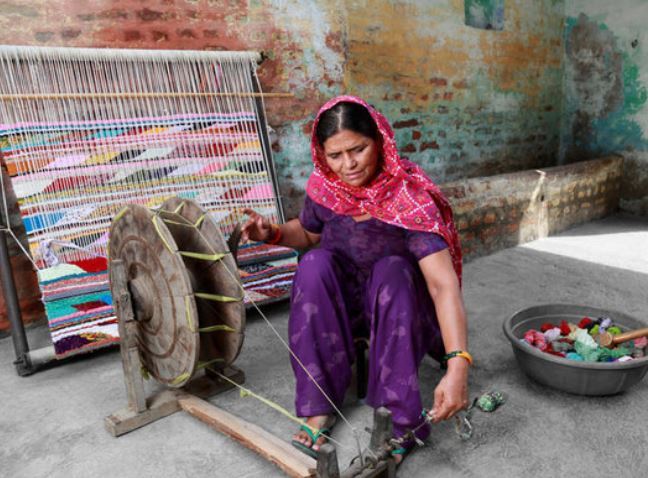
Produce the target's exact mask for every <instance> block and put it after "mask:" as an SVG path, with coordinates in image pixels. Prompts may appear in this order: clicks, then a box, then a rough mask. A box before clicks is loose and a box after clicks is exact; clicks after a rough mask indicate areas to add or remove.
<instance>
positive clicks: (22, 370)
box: [0, 219, 32, 376]
mask: <svg viewBox="0 0 648 478" xmlns="http://www.w3.org/2000/svg"><path fill="white" fill-rule="evenodd" d="M7 220H8V219H7ZM0 276H1V277H2V292H3V294H4V298H5V304H6V306H7V318H8V319H9V323H10V324H11V339H12V341H13V346H14V351H15V353H16V360H15V361H14V365H15V366H16V371H17V372H18V375H20V376H25V375H29V374H30V373H32V367H31V363H30V361H29V356H28V353H29V344H28V343H27V336H26V334H25V327H24V325H23V322H22V313H21V312H20V303H19V301H18V292H17V291H16V282H15V281H14V276H13V270H12V268H11V260H10V259H9V247H8V245H7V236H6V229H3V230H2V232H0Z"/></svg>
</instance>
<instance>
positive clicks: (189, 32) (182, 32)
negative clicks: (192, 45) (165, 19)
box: [178, 28, 198, 38]
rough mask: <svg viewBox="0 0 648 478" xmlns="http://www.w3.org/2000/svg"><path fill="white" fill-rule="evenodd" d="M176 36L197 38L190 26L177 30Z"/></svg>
mask: <svg viewBox="0 0 648 478" xmlns="http://www.w3.org/2000/svg"><path fill="white" fill-rule="evenodd" d="M178 36H179V37H180V38H198V37H197V36H196V33H195V32H194V31H193V30H192V29H191V28H183V29H182V30H178Z"/></svg>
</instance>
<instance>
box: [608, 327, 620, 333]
mask: <svg viewBox="0 0 648 478" xmlns="http://www.w3.org/2000/svg"><path fill="white" fill-rule="evenodd" d="M607 332H608V334H612V335H619V334H620V333H621V329H620V328H619V327H617V326H616V325H613V326H612V327H610V328H608V329H607Z"/></svg>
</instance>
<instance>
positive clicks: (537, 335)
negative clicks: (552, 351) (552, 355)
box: [524, 329, 547, 351]
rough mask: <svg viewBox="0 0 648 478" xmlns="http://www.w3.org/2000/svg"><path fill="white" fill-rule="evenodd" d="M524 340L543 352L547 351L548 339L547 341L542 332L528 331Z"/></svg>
mask: <svg viewBox="0 0 648 478" xmlns="http://www.w3.org/2000/svg"><path fill="white" fill-rule="evenodd" d="M524 340H525V341H526V343H528V344H529V345H531V346H533V347H535V348H537V349H540V350H542V351H544V350H546V349H547V339H545V336H544V334H543V333H542V332H539V331H537V330H535V329H530V330H527V331H526V333H525V334H524Z"/></svg>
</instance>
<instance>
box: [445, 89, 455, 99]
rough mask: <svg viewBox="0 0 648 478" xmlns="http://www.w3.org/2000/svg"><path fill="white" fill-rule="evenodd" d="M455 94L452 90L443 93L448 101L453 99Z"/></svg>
mask: <svg viewBox="0 0 648 478" xmlns="http://www.w3.org/2000/svg"><path fill="white" fill-rule="evenodd" d="M453 96H454V93H453V92H452V91H446V92H445V93H443V99H444V100H446V101H450V100H452V97H453Z"/></svg>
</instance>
